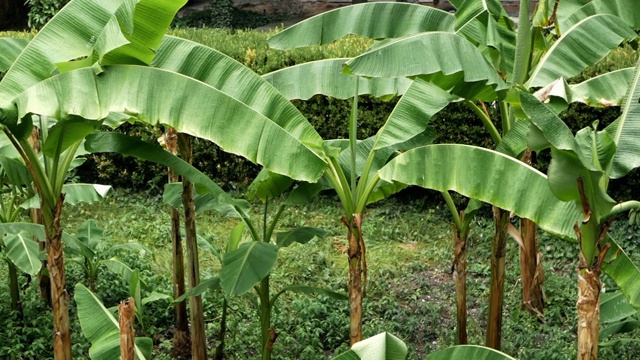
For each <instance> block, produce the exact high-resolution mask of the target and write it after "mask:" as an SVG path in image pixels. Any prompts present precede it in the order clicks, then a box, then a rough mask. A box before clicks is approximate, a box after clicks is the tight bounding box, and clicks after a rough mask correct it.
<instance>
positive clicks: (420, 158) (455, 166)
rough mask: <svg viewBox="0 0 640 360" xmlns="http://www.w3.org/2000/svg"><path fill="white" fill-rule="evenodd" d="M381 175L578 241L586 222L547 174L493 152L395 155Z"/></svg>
mask: <svg viewBox="0 0 640 360" xmlns="http://www.w3.org/2000/svg"><path fill="white" fill-rule="evenodd" d="M379 175H380V178H382V179H385V180H387V181H392V180H395V181H399V182H402V183H405V184H408V185H418V186H422V187H424V188H428V189H433V190H438V191H447V190H453V191H456V192H458V193H460V194H462V195H464V196H466V197H469V198H473V199H478V200H481V201H484V202H487V203H490V204H492V205H495V206H498V207H499V208H501V209H505V210H508V211H512V212H514V213H515V214H516V215H518V216H520V217H522V218H527V219H531V220H533V221H535V222H536V223H537V224H538V226H540V227H541V228H542V229H544V230H546V231H549V232H550V233H552V234H554V235H557V236H561V237H563V238H567V239H575V232H574V230H573V226H574V224H575V223H576V221H579V220H580V219H581V218H582V212H581V209H580V208H579V207H578V205H577V204H576V203H574V202H562V201H560V200H559V199H558V198H557V197H556V196H555V195H554V194H553V193H552V192H551V190H550V188H549V183H548V181H547V177H546V176H545V175H544V174H542V173H541V172H539V171H538V170H536V169H534V168H532V167H530V166H528V165H526V164H524V163H522V162H520V161H519V160H517V159H514V158H512V157H509V156H506V155H503V154H501V153H498V152H496V151H493V150H488V149H483V148H478V147H473V146H468V145H454V144H446V145H445V144H442V145H428V146H424V147H421V148H416V149H413V150H409V151H407V152H405V153H403V154H402V155H400V156H397V157H396V158H394V159H393V160H392V161H390V162H389V163H388V164H387V165H386V166H385V167H384V168H382V170H380V172H379ZM525 190H526V191H525ZM522 194H532V196H526V197H523V196H522Z"/></svg>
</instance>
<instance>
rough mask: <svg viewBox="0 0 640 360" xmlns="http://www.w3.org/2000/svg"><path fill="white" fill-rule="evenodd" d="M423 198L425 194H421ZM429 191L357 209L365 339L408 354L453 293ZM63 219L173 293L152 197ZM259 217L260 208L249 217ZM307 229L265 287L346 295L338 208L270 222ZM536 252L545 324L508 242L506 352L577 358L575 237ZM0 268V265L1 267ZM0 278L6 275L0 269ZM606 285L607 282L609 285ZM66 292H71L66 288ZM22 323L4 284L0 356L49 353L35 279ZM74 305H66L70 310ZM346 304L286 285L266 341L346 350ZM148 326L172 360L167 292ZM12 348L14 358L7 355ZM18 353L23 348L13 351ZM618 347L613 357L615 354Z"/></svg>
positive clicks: (208, 227) (74, 210)
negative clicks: (386, 337) (392, 339)
mask: <svg viewBox="0 0 640 360" xmlns="http://www.w3.org/2000/svg"><path fill="white" fill-rule="evenodd" d="M427 195H428V194H427ZM430 198H433V196H425V195H424V193H422V192H417V191H410V192H405V193H404V194H401V195H400V196H397V197H395V198H392V199H389V200H386V201H383V202H381V203H377V204H374V205H373V206H371V207H370V209H369V210H368V211H367V213H366V220H365V225H364V234H365V239H366V242H367V245H368V248H367V249H368V251H367V254H368V264H369V281H368V286H367V296H366V298H365V302H364V309H365V312H364V319H363V321H364V325H363V328H364V332H365V337H366V336H370V335H374V334H376V333H379V332H381V331H389V332H391V333H394V334H396V335H397V336H399V337H401V338H402V339H403V340H404V341H405V342H406V343H407V344H408V346H409V349H410V353H409V357H408V358H410V359H421V358H423V357H424V355H425V354H428V353H430V352H431V351H433V350H435V349H440V348H445V347H447V346H450V345H453V344H454V342H455V289H454V286H453V281H452V279H451V273H450V270H451V262H452V251H453V250H452V244H451V236H452V234H451V225H450V223H449V220H450V219H449V215H448V212H447V211H446V209H445V208H444V207H443V205H439V204H437V203H434V202H433V201H431V200H426V199H430ZM252 210H253V211H252V213H253V214H261V211H262V205H260V204H258V203H254V204H253V209H252ZM488 210H489V209H488V208H487V209H486V211H485V216H480V217H478V220H477V221H476V222H475V223H474V224H473V230H472V233H471V236H470V241H471V246H470V248H469V253H468V259H469V275H468V276H469V277H468V293H469V303H468V307H469V337H470V343H474V344H482V343H484V328H485V325H486V299H487V298H488V292H489V286H488V281H489V274H490V269H489V262H488V259H489V254H490V239H491V235H492V226H493V224H492V221H491V218H490V217H489V211H488ZM64 216H65V218H64V220H63V224H65V228H66V229H67V231H69V232H71V233H73V232H75V231H76V229H77V228H78V227H79V226H80V225H81V223H82V222H83V221H84V220H86V219H95V220H96V222H97V224H98V225H99V226H101V227H103V228H104V229H105V236H106V237H107V239H108V240H107V243H108V244H111V245H115V244H119V243H126V242H139V243H141V244H143V245H145V246H147V247H148V248H150V249H151V253H146V252H140V253H135V254H129V255H126V254H125V255H122V256H120V257H121V259H122V260H123V261H125V262H127V263H128V264H129V265H131V266H132V267H133V268H137V269H139V270H141V273H142V277H143V280H144V281H145V282H146V283H147V285H148V290H147V292H146V295H145V294H143V296H147V295H150V294H151V293H152V292H155V293H162V294H170V293H171V290H170V289H171V285H170V284H171V282H170V276H171V272H170V271H171V245H170V238H169V230H170V225H169V215H168V211H167V207H166V205H163V204H162V201H161V198H160V197H159V196H153V195H147V194H140V193H137V194H134V193H128V192H125V191H116V192H114V193H112V194H111V195H110V196H109V197H108V198H107V199H106V200H105V201H103V202H102V203H99V204H94V205H91V206H89V205H79V206H75V207H69V208H68V210H67V212H66V213H65V214H64ZM256 216H257V215H256ZM236 223H237V219H230V218H224V217H222V216H220V215H217V214H215V213H206V214H200V215H199V217H198V227H199V228H198V230H199V232H200V233H201V235H202V236H204V237H206V238H210V239H211V241H212V244H213V245H214V247H216V246H219V247H222V246H224V244H225V242H226V241H227V238H228V236H229V232H230V230H231V229H232V228H233V226H234V225H235V224H236ZM300 225H312V226H318V227H322V228H324V229H326V230H327V231H328V232H329V236H327V237H326V238H325V239H315V240H313V241H311V242H310V243H308V244H305V245H300V244H295V245H293V246H291V247H288V248H285V249H284V250H283V251H281V252H280V256H279V258H278V263H277V265H276V270H275V271H274V273H273V277H272V281H271V283H272V286H273V287H274V289H276V290H277V289H281V288H283V287H285V286H287V285H291V284H306V285H315V286H324V287H328V288H330V289H333V290H336V291H342V292H346V282H347V271H348V268H347V261H346V259H347V258H346V255H345V254H344V253H345V248H346V244H345V242H346V239H345V238H346V236H345V234H346V231H345V229H344V226H343V225H342V223H341V222H340V205H339V202H338V201H337V199H336V198H335V197H334V196H332V195H331V194H325V195H323V196H321V197H320V198H318V199H317V201H315V202H314V203H313V204H312V205H308V206H298V207H293V208H290V209H287V210H286V211H285V213H284V215H283V217H282V220H281V222H280V224H279V227H280V228H282V229H286V228H291V227H294V226H300ZM637 232H638V229H637V228H633V227H630V226H628V225H627V224H626V223H625V222H623V221H619V222H618V226H617V227H616V228H615V229H614V230H613V235H614V236H616V237H617V238H618V239H620V241H622V242H624V243H625V244H624V245H623V246H625V247H626V248H627V249H631V251H632V254H633V255H634V256H635V259H637V258H638V257H639V256H638V246H637V244H633V243H631V242H632V239H633V238H636V239H637ZM540 239H541V251H542V252H543V259H544V260H543V264H544V270H545V286H544V289H545V294H546V300H547V308H546V310H545V314H544V315H545V319H544V320H545V321H544V322H540V321H539V320H538V318H537V317H536V316H533V315H530V314H529V313H527V312H525V311H523V310H521V307H520V302H519V301H520V292H521V288H520V284H519V281H518V273H519V267H518V249H517V244H516V243H515V242H513V241H512V242H510V243H509V245H508V248H507V251H508V254H507V259H508V260H507V279H506V287H505V289H506V293H505V320H504V327H503V334H504V340H503V350H504V351H505V352H506V353H508V354H510V355H512V356H514V357H517V358H521V359H570V358H575V352H576V349H575V344H576V328H575V326H576V325H575V324H576V311H575V298H576V286H575V284H576V272H575V267H576V264H575V260H574V259H575V258H576V256H575V251H576V244H573V243H569V242H566V241H562V240H558V239H554V238H551V237H549V236H547V235H545V234H541V238H540ZM201 261H202V263H201V271H202V278H203V279H206V278H210V277H212V276H215V275H216V271H217V270H218V269H219V263H218V260H217V259H216V258H215V256H213V255H211V254H210V253H208V252H207V251H205V250H203V251H202V252H201ZM68 268H69V270H68V271H69V274H68V275H69V278H68V288H69V291H72V289H73V286H74V285H75V284H76V283H77V282H84V279H83V277H82V272H81V271H80V267H79V266H78V265H77V264H73V263H69V266H68ZM1 271H2V272H4V271H6V270H5V269H4V268H3V269H2V270H1ZM0 275H2V276H3V277H4V275H5V274H4V273H2V274H0ZM608 283H610V282H608ZM97 292H98V294H99V296H100V297H101V298H102V299H103V301H104V302H105V305H106V306H107V307H109V306H114V305H117V303H118V302H119V301H120V300H122V299H125V298H126V297H127V288H126V285H125V284H124V282H123V281H122V280H121V279H119V278H118V277H117V276H116V275H114V274H112V273H110V272H109V271H108V270H107V268H105V267H103V268H102V269H101V273H100V277H99V279H98V283H97ZM72 295H73V294H72ZM221 303H222V295H221V294H220V293H218V292H215V291H212V292H208V293H206V294H205V296H204V306H205V312H206V315H205V321H206V329H207V336H208V340H209V346H210V349H212V348H214V347H215V346H216V345H217V340H216V339H217V334H218V332H219V328H220V324H219V321H220V316H221V314H220V309H221ZM24 305H25V312H26V315H27V319H28V320H25V323H24V324H22V323H21V322H20V321H19V320H18V319H17V318H16V316H15V314H12V313H11V312H10V311H9V310H8V306H9V299H8V293H7V292H6V291H2V292H0V316H2V318H3V319H6V322H5V331H2V332H0V342H1V343H2V344H3V346H2V347H0V357H2V358H15V359H32V358H38V359H44V358H48V357H50V354H51V348H50V346H51V344H50V341H49V339H50V337H49V336H50V335H49V334H50V323H51V315H50V313H49V310H48V309H46V308H45V307H43V306H42V305H41V304H40V302H39V300H38V295H37V285H36V283H35V281H32V282H31V283H30V284H29V285H28V286H27V289H26V293H25V298H24ZM73 307H74V305H73V304H72V308H73ZM254 309H255V308H254V307H253V305H252V304H251V298H250V297H247V296H243V297H240V298H236V299H233V300H232V301H231V311H230V314H229V318H228V322H227V327H228V331H227V347H226V354H227V356H228V358H229V359H252V358H258V357H259V353H258V349H259V343H260V340H259V330H258V329H259V326H258V320H257V317H256V312H255V310H254ZM348 315H349V314H348V307H347V303H346V302H338V301H336V300H332V299H329V298H327V297H324V296H316V297H308V296H305V295H297V294H288V293H285V294H284V295H283V296H282V297H281V298H280V299H279V300H278V303H277V308H276V310H275V316H274V327H275V329H276V331H277V333H278V339H277V341H276V343H275V347H274V356H275V358H277V359H326V358H327V357H328V356H331V355H332V354H335V353H336V352H340V351H342V350H346V349H347V346H348V326H349V325H348ZM143 316H144V321H145V323H146V324H147V326H146V329H144V330H143V329H138V331H139V333H144V334H146V335H147V336H150V337H152V338H153V339H154V343H155V350H154V356H153V358H154V359H171V358H172V357H171V349H172V343H171V336H172V335H171V317H172V308H171V307H170V306H169V302H168V301H167V300H158V301H155V302H152V303H149V304H147V306H146V307H145V309H144V315H143ZM72 318H73V321H74V324H73V326H72V327H73V330H74V333H73V334H74V337H73V341H74V352H75V355H76V357H75V358H82V357H83V356H84V357H85V358H86V357H87V350H88V347H89V344H88V343H87V341H86V340H85V339H84V338H83V337H82V336H81V332H80V328H79V326H78V323H77V316H76V314H75V311H73V312H72ZM12 354H13V355H12ZM19 354H20V355H19ZM614 354H615V356H614ZM601 356H602V358H603V359H608V358H616V359H633V358H637V357H638V356H640V347H639V346H638V345H635V344H633V343H631V344H626V343H625V344H623V345H619V346H616V347H604V348H602V349H601Z"/></svg>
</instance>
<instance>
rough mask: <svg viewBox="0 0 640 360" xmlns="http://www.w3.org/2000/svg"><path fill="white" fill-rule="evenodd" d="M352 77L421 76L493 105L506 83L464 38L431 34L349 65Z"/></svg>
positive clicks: (378, 49)
mask: <svg viewBox="0 0 640 360" xmlns="http://www.w3.org/2000/svg"><path fill="white" fill-rule="evenodd" d="M347 66H348V68H349V71H351V73H353V74H356V75H362V76H371V77H386V78H395V77H405V76H421V77H423V78H425V79H426V80H428V81H431V82H434V83H435V84H437V85H438V86H440V87H441V88H443V89H445V90H449V91H451V93H453V94H456V95H459V96H461V97H464V98H478V99H481V100H485V101H493V100H495V99H496V98H497V97H498V93H501V92H502V91H504V90H506V88H507V85H506V83H505V82H504V81H503V80H502V79H501V78H500V76H499V74H498V73H497V72H496V71H495V69H494V68H493V66H492V65H491V64H489V63H488V62H487V60H486V58H485V57H484V56H483V55H482V53H481V52H480V51H479V50H478V48H477V47H476V46H474V45H473V44H471V43H470V42H469V41H468V40H466V39H465V38H464V37H462V36H460V35H457V34H453V33H447V32H429V33H422V34H418V35H413V36H409V37H406V38H402V39H398V40H394V41H390V42H388V43H386V44H384V45H382V46H379V47H376V48H375V49H372V50H369V51H367V52H366V53H364V54H362V55H360V56H358V57H356V58H354V59H353V60H350V61H349V62H347Z"/></svg>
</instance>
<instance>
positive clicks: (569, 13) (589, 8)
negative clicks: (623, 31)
mask: <svg viewBox="0 0 640 360" xmlns="http://www.w3.org/2000/svg"><path fill="white" fill-rule="evenodd" d="M637 5H638V3H637V2H635V1H634V0H562V1H560V4H559V5H558V21H559V23H560V29H561V30H562V31H566V29H568V28H569V27H571V26H573V25H574V24H576V23H577V22H579V21H581V20H583V19H585V18H587V17H589V16H591V15H596V14H611V15H615V16H617V17H619V18H620V20H621V22H623V23H625V24H627V25H628V26H630V27H632V28H634V29H640V9H639V8H638V6H637ZM598 35H600V34H598Z"/></svg>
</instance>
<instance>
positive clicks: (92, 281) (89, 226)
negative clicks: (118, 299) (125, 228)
mask: <svg viewBox="0 0 640 360" xmlns="http://www.w3.org/2000/svg"><path fill="white" fill-rule="evenodd" d="M103 234H104V229H102V228H100V227H99V226H98V224H97V223H96V222H95V220H86V221H85V222H84V223H82V225H81V226H80V228H79V229H78V231H77V233H76V236H75V238H76V239H77V240H78V241H77V242H75V243H74V244H73V245H72V246H68V247H65V251H66V253H67V254H69V256H70V258H69V261H72V262H75V263H77V264H79V265H80V266H81V267H82V269H83V271H84V276H85V281H86V282H87V284H88V287H89V290H91V291H92V292H95V291H96V281H97V280H98V276H99V274H100V268H101V267H102V266H106V267H107V268H109V269H112V270H114V271H116V272H117V273H123V272H125V273H131V269H130V268H129V267H128V266H127V265H125V264H123V263H122V262H121V261H120V260H118V258H117V257H116V255H117V254H118V252H121V251H124V252H133V251H145V252H147V253H151V251H150V250H149V249H148V248H147V247H145V246H143V245H141V244H137V243H126V244H120V245H110V244H108V239H105V238H104V237H103ZM140 304H141V303H140V302H138V306H140Z"/></svg>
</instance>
